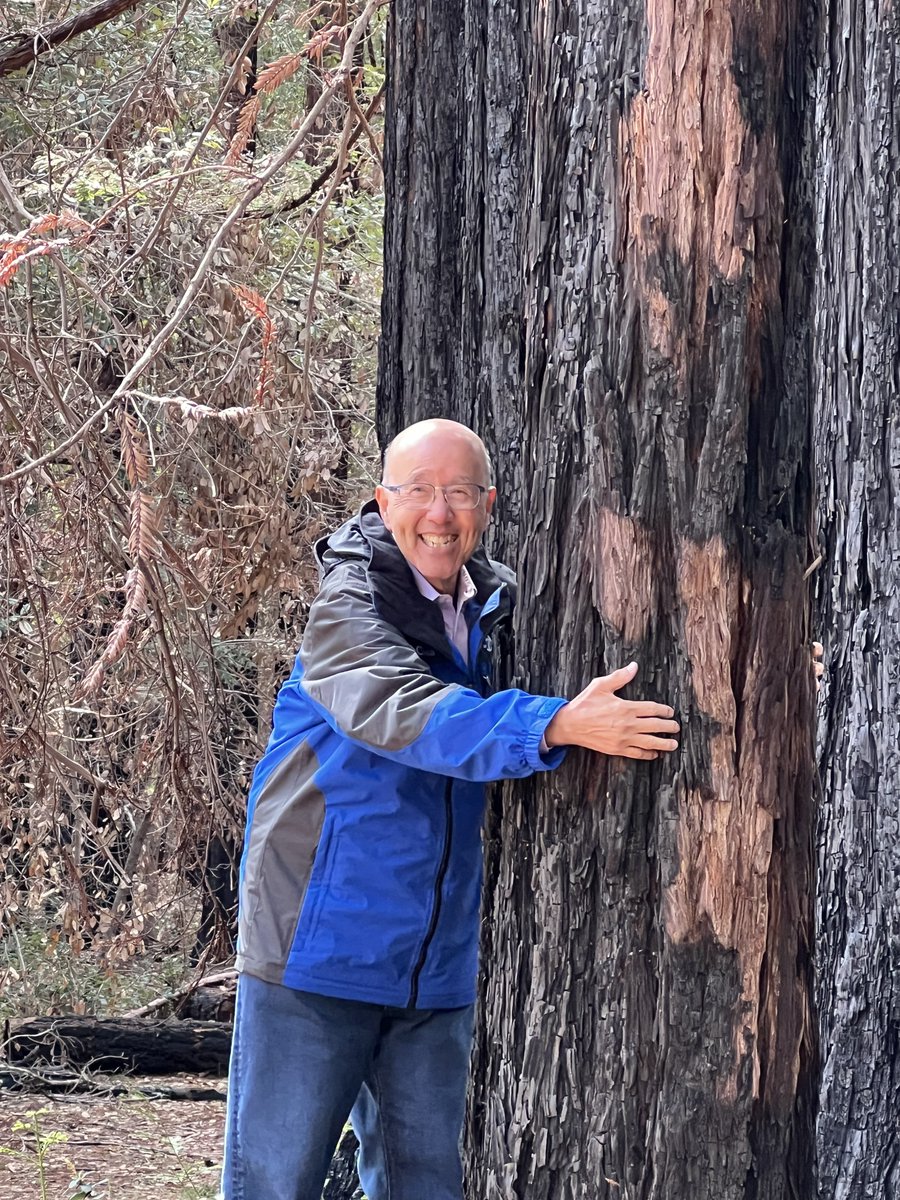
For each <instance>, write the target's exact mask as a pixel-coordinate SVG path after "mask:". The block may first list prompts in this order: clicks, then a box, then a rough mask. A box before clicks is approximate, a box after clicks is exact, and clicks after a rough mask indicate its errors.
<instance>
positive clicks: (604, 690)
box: [544, 662, 681, 759]
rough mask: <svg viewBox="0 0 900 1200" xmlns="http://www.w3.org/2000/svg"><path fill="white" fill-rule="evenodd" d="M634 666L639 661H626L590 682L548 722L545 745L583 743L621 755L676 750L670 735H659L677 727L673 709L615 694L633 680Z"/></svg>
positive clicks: (641, 755)
mask: <svg viewBox="0 0 900 1200" xmlns="http://www.w3.org/2000/svg"><path fill="white" fill-rule="evenodd" d="M637 669H638V668H637V663H634V662H633V663H629V664H628V666H627V667H621V668H620V669H619V670H618V671H613V673H612V674H611V675H603V676H601V677H600V678H599V679H594V680H593V681H592V682H591V683H589V684H588V686H587V687H586V688H585V689H584V691H583V692H581V693H580V694H579V695H577V696H576V697H575V699H574V700H570V701H569V703H568V704H566V705H565V706H564V707H563V708H561V709H560V710H559V712H558V713H557V714H556V716H555V717H554V718H553V720H552V721H551V722H550V724H549V725H548V726H547V728H546V729H545V731H544V738H545V739H546V742H547V745H548V746H584V747H586V749H588V750H597V751H599V753H600V754H615V755H618V756H619V757H621V758H647V759H649V758H658V757H659V755H660V754H664V753H666V752H668V751H669V750H677V749H678V742H677V741H676V740H675V739H674V738H672V737H660V734H672V733H678V732H679V729H680V728H681V727H680V726H679V724H678V722H677V721H673V720H672V717H673V716H674V715H675V712H674V710H673V709H671V708H669V706H668V705H667V704H654V703H653V702H652V701H650V700H623V699H622V698H621V697H620V696H617V695H616V694H615V693H616V692H617V691H618V690H619V688H623V687H624V686H625V684H626V683H630V682H631V680H632V679H634V677H635V675H636V674H637Z"/></svg>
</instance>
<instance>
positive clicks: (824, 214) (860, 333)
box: [812, 0, 900, 1200]
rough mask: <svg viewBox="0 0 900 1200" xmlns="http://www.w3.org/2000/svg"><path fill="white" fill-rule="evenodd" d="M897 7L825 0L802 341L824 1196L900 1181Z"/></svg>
mask: <svg viewBox="0 0 900 1200" xmlns="http://www.w3.org/2000/svg"><path fill="white" fill-rule="evenodd" d="M898 47H900V16H898V13H897V11H896V10H895V9H892V8H890V7H889V6H884V5H876V4H873V3H871V2H869V3H864V2H861V0H860V2H858V3H852V4H851V3H850V2H849V0H830V2H829V3H827V4H826V5H825V19H824V20H823V22H822V41H821V46H820V53H819V56H818V63H819V73H818V81H817V82H818V87H817V92H816V97H817V106H816V131H817V134H818V138H819V144H820V171H819V180H820V185H819V186H820V190H819V196H818V203H817V206H816V241H817V249H818V251H819V254H818V259H817V264H818V268H817V272H816V280H815V311H816V314H817V320H816V326H815V335H814V341H813V354H812V363H813V374H814V386H815V440H816V464H817V476H818V480H819V493H820V494H819V522H820V532H821V538H822V544H823V545H822V548H823V550H824V553H825V564H824V565H823V567H822V568H821V570H820V572H819V573H818V579H819V589H818V593H819V596H818V598H819V613H820V621H819V626H820V628H821V631H822V639H823V641H824V642H825V645H826V662H827V666H828V675H827V676H826V685H825V689H824V693H823V702H822V720H821V724H820V738H819V750H820V765H821V773H822V783H823V791H824V803H823V806H822V817H821V821H820V824H819V839H818V840H819V871H820V880H821V886H820V899H819V906H818V930H819V932H818V942H817V949H818V968H819V970H818V977H819V995H818V1001H819V1008H820V1011H821V1022H822V1049H823V1079H822V1090H821V1096H820V1114H819V1122H818V1158H819V1172H820V1191H819V1195H820V1197H821V1200H832V1198H837V1197H841V1198H842V1200H863V1198H868V1197H890V1196H897V1195H900V1155H898V1129H900V890H898V884H900V829H898V812H900V715H898V695H900V686H898V685H900V667H898V662H900V609H898V599H897V597H898V586H897V585H898V577H900V515H898V500H897V497H898V494H900V410H898V405H897V388H898V382H900V310H898V295H900V265H898V257H897V231H898V229H900V191H898V186H897V180H898V167H900V148H898V144H897V130H898V123H900V100H898V96H897V86H898Z"/></svg>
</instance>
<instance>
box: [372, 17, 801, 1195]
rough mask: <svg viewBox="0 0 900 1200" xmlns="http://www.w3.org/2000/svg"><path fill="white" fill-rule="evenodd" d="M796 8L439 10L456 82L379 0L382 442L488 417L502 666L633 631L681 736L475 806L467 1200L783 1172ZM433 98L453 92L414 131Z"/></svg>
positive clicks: (789, 949) (686, 1185)
mask: <svg viewBox="0 0 900 1200" xmlns="http://www.w3.org/2000/svg"><path fill="white" fill-rule="evenodd" d="M797 11H798V10H797V9H796V8H793V7H791V6H790V5H788V6H782V7H780V8H778V7H776V6H771V7H770V8H769V9H767V10H762V11H760V10H758V8H757V6H755V5H752V4H750V3H737V2H735V3H732V4H730V5H729V4H726V3H724V2H722V0H712V2H711V3H701V2H700V0H697V3H688V4H687V5H686V6H684V5H681V6H677V7H673V6H671V5H670V6H666V5H657V4H651V5H649V6H648V7H647V9H646V10H645V8H644V7H643V6H638V5H626V6H625V7H624V8H623V7H622V6H621V5H616V6H612V5H609V4H608V3H603V2H600V0H583V2H582V3H581V4H579V5H577V6H573V5H570V4H565V3H563V2H562V0H542V2H541V3H537V2H536V0H535V3H534V4H523V5H517V4H516V3H514V2H513V0H503V2H499V3H493V4H490V5H489V4H487V3H486V0H468V2H467V3H466V5H465V11H464V13H463V16H462V20H461V28H462V30H463V33H464V39H463V43H462V44H463V46H464V50H465V53H464V56H463V61H465V62H466V63H467V64H468V66H467V68H466V70H467V74H466V75H465V77H463V75H462V71H463V67H462V65H461V64H460V61H459V58H458V57H457V56H458V50H457V48H456V46H455V45H454V48H453V50H452V52H450V53H448V54H447V55H446V56H445V57H444V59H443V60H441V61H440V62H436V61H435V60H436V58H437V57H438V53H439V50H440V47H441V46H442V45H443V40H442V39H443V38H444V37H445V33H444V31H443V29H442V30H441V31H439V32H437V33H434V35H433V36H432V34H433V30H432V26H431V25H430V22H431V20H432V19H433V18H434V17H435V14H434V13H432V12H431V10H430V9H429V8H428V6H427V5H422V4H418V5H414V4H413V3H412V2H411V0H397V3H396V4H395V6H394V14H393V21H394V25H393V32H394V36H393V39H392V45H391V51H390V63H389V65H390V70H391V75H390V80H391V82H390V85H389V100H388V128H387V137H386V185H387V210H388V214H389V219H390V220H392V221H393V224H392V225H389V236H388V237H387V239H386V265H385V301H384V312H385V326H384V333H383V340H382V347H381V368H382V371H381V385H380V391H379V405H380V409H379V427H380V432H381V435H382V437H383V438H386V437H388V436H390V435H391V434H392V433H393V432H395V431H396V429H397V428H398V427H400V426H401V425H402V424H405V423H406V422H408V421H409V420H414V419H417V418H419V417H421V416H424V415H429V414H443V415H449V416H455V417H458V418H459V419H462V420H466V421H469V422H471V423H473V424H474V425H475V427H476V428H477V429H478V430H479V432H483V433H485V435H486V439H487V440H488V443H489V446H490V448H491V449H492V450H493V452H494V454H495V456H496V458H497V467H498V479H499V483H500V487H501V493H505V494H506V496H508V497H509V501H510V503H509V506H508V508H507V510H506V512H505V514H504V518H505V519H504V525H503V528H502V530H501V533H500V535H499V538H495V544H499V545H500V547H501V548H504V549H505V550H506V553H507V554H510V556H511V557H513V558H514V559H516V560H517V561H516V565H517V568H518V571H519V578H520V585H521V592H520V603H519V608H518V616H517V627H516V654H515V660H514V667H515V682H516V683H519V684H521V685H523V686H525V687H527V688H529V689H531V690H533V691H538V692H549V693H554V694H566V695H573V694H574V693H575V692H576V691H578V690H580V688H581V687H582V686H583V685H584V684H585V683H586V682H587V681H588V679H589V678H590V677H591V676H592V675H596V674H602V673H604V672H606V671H608V670H611V669H613V668H614V667H617V666H619V665H622V664H624V663H625V662H627V661H628V660H629V659H630V658H635V659H637V661H638V662H639V664H640V668H641V670H640V674H639V677H638V683H637V685H636V686H635V687H634V688H633V689H632V694H634V695H641V696H646V697H648V698H653V699H664V700H668V701H670V702H672V703H673V704H674V705H675V706H676V708H677V710H678V712H679V715H680V718H681V720H682V723H683V730H684V733H683V738H682V747H681V749H680V751H679V752H678V753H677V754H676V755H675V756H673V757H672V758H671V759H667V760H665V761H663V762H660V763H656V764H653V765H649V766H648V765H646V764H637V765H635V764H630V763H627V762H624V761H621V760H604V759H602V758H599V757H597V756H589V755H585V754H580V753H572V754H571V755H570V757H569V760H568V762H567V764H566V765H565V767H564V768H563V769H561V770H560V771H559V772H557V773H555V774H554V775H551V776H541V777H539V778H535V779H532V780H530V781H527V782H525V783H524V784H517V785H515V786H510V787H507V788H504V789H503V791H502V795H501V797H500V799H499V800H498V802H497V804H496V805H495V809H494V813H493V819H492V822H491V834H492V836H491V839H490V844H489V848H488V878H487V887H486V895H485V912H486V916H487V931H486V934H485V944H484V946H483V984H482V996H481V1011H480V1019H479V1027H478V1032H477V1035H476V1054H475V1071H474V1086H473V1097H472V1105H471V1110H470V1120H469V1127H468V1160H469V1195H470V1196H472V1197H473V1198H474V1197H478V1200H493V1198H497V1197H504V1198H505V1197H509V1198H513V1197H526V1196H527V1197H528V1198H529V1200H563V1198H566V1200H568V1198H571V1200H576V1198H577V1200H597V1198H599V1197H604V1198H605V1197H617V1198H619V1200H622V1198H626V1197H627V1198H629V1200H632V1198H634V1200H637V1198H638V1197H640V1198H641V1200H643V1198H645V1197H647V1198H650V1197H653V1198H660V1200H662V1198H665V1200H680V1198H682V1197H685V1198H687V1197H690V1198H691V1200H698V1198H702V1197H715V1200H730V1198H732V1197H734V1198H737V1197H741V1198H744V1197H747V1196H751V1195H752V1196H754V1197H759V1198H762V1197H787V1196H793V1195H799V1196H804V1197H805V1196H809V1195H811V1192H812V1186H813V1185H812V1140H813V1139H812V1122H813V1111H812V1098H813V1091H814V1084H815V1080H814V1078H813V1063H814V1058H815V1049H816V1048H815V1042H814V1031H813V1023H812V1018H811V998H810V989H811V970H810V940H811V936H812V927H811V914H810V908H811V896H812V888H813V874H812V829H811V824H812V795H813V755H812V736H811V711H812V697H811V671H810V666H809V649H808V640H809V627H808V610H809V603H808V596H807V591H808V583H807V582H806V581H805V580H804V578H803V576H804V571H805V568H806V566H807V564H808V562H809V561H810V557H811V552H810V545H809V543H810V519H811V511H810V510H811V499H810V494H811V480H810V471H809V465H808V464H809V432H808V430H809V418H810V413H809V397H808V388H807V386H806V379H805V374H804V370H803V363H804V361H805V360H804V358H803V350H804V347H805V346H806V337H807V323H808V311H807V304H808V295H807V292H808V289H805V288H804V287H803V276H802V272H801V250H802V249H803V248H804V247H805V246H806V245H807V243H808V229H807V228H806V226H805V222H807V221H808V216H807V212H806V209H805V207H804V200H805V193H804V191H803V189H802V188H801V187H796V186H795V177H796V176H798V174H799V172H800V168H801V166H802V161H801V145H800V138H801V131H802V127H803V123H802V117H803V113H802V110H801V108H800V107H797V106H799V105H800V104H801V98H802V96H803V94H804V83H805V80H804V78H803V74H802V72H803V64H804V55H805V53H806V51H807V41H808V38H809V32H808V31H807V30H806V29H805V28H803V27H802V26H801V25H799V24H798V16H797ZM444 15H445V14H444ZM414 18H417V20H416V19H414ZM441 19H443V16H442V17H441ZM423 63H428V64H429V73H428V74H426V73H425V71H424V68H423V66H422V64H423ZM435 88H438V89H439V92H440V95H441V96H442V97H444V98H446V97H452V98H453V99H454V100H455V107H454V108H453V112H452V114H448V113H444V117H445V119H446V123H445V124H443V125H435V124H434V123H432V124H431V125H429V127H428V129H427V138H426V137H425V135H424V134H423V135H422V138H423V140H418V141H417V130H418V129H419V125H418V124H417V121H418V117H419V114H420V113H421V112H423V111H429V112H431V113H433V114H434V115H435V119H436V120H439V119H440V117H441V112H439V111H438V110H437V109H434V108H432V107H431V105H432V103H433V98H434V97H433V92H434V89H435ZM460 97H462V99H461V98H460ZM792 97H796V98H797V99H796V100H794V99H792ZM454 130H455V131H456V132H455V134H454ZM454 136H455V137H456V139H457V145H461V146H463V147H464V153H463V155H462V157H461V160H460V159H459V158H457V159H456V160H453V159H452V158H451V157H450V155H449V154H448V155H446V156H443V157H442V158H441V160H440V163H437V162H436V161H435V157H434V155H433V154H431V153H429V152H428V150H429V147H432V146H439V147H443V146H447V145H449V144H450V143H451V140H452V138H453V137H454ZM454 166H455V171H456V174H455V175H453V174H452V170H453V168H454ZM447 195H453V196H456V197H457V198H458V204H457V213H458V216H457V221H458V227H457V229H456V230H454V229H450V228H448V227H446V226H445V225H444V224H443V222H442V216H441V209H440V204H439V201H440V198H441V197H442V196H447ZM435 196H436V197H437V198H438V202H436V203H435V204H431V203H430V199H431V198H432V197H435ZM421 198H428V200H429V202H428V203H422V202H421ZM496 203H499V205H500V209H499V211H495V210H494V209H495V204H496ZM392 213H393V214H394V216H393V217H392V218H391V217H390V214H392ZM398 213H399V214H400V215H397V214H398ZM423 245H424V246H427V247H428V255H427V257H426V256H423V255H421V254H420V253H419V247H421V246H423ZM436 253H437V254H439V255H441V256H442V257H443V261H444V267H445V269H444V271H443V273H442V274H440V277H439V278H438V277H436V276H435V274H434V272H433V271H432V269H431V263H432V261H433V258H434V255H435V254H436ZM454 273H455V283H454V284H453V290H452V294H448V288H449V287H450V284H451V283H452V282H453V279H454ZM436 363H439V364H440V370H439V371H436V370H435V364H436ZM512 448H514V449H515V451H516V452H513V453H511V452H510V451H511V449H512Z"/></svg>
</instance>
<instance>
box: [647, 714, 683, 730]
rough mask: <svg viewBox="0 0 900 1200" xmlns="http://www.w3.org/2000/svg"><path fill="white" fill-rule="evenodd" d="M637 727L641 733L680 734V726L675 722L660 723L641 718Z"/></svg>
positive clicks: (651, 719)
mask: <svg viewBox="0 0 900 1200" xmlns="http://www.w3.org/2000/svg"><path fill="white" fill-rule="evenodd" d="M638 726H639V728H640V731H641V733H681V726H680V725H679V724H678V722H677V721H662V720H660V719H659V718H656V719H654V718H653V717H642V718H641V720H640V721H639V722H638Z"/></svg>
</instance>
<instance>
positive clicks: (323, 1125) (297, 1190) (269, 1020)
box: [222, 975, 384, 1200]
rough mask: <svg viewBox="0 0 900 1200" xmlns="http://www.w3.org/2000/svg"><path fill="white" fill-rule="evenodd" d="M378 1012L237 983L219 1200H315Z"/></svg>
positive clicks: (246, 978) (244, 980) (251, 981)
mask: <svg viewBox="0 0 900 1200" xmlns="http://www.w3.org/2000/svg"><path fill="white" fill-rule="evenodd" d="M383 1012H384V1009H383V1008H381V1007H380V1006H379V1005H374V1004H359V1003H356V1002H355V1001H352V1000H335V999H332V998H330V997H328V996H317V995H314V994H312V993H310V992H298V991H295V990H294V989H292V988H287V987H282V986H280V985H279V984H275V983H265V982H264V981H263V980H261V979H256V978H255V977H254V976H252V975H241V977H240V979H239V980H238V993H237V1007H236V1010H235V1017H234V1042H233V1045H232V1052H231V1065H230V1069H229V1082H228V1114H227V1119H226V1134H225V1163H224V1167H223V1172H222V1192H223V1196H224V1198H225V1200H321V1196H322V1188H323V1186H324V1182H325V1176H326V1174H327V1172H328V1166H329V1164H330V1162H331V1157H332V1154H333V1152H334V1148H335V1145H336V1143H337V1141H338V1138H339V1137H340V1134H341V1130H342V1129H343V1126H344V1123H345V1121H346V1120H347V1116H348V1114H349V1112H350V1109H351V1107H352V1105H353V1102H354V1100H355V1099H356V1096H357V1094H358V1092H359V1089H360V1086H361V1084H362V1081H363V1079H364V1078H365V1076H366V1073H367V1070H368V1066H369V1063H370V1061H371V1059H372V1056H373V1054H374V1052H375V1046H376V1042H377V1039H378V1033H379V1027H380V1024H381V1019H382V1014H383Z"/></svg>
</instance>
